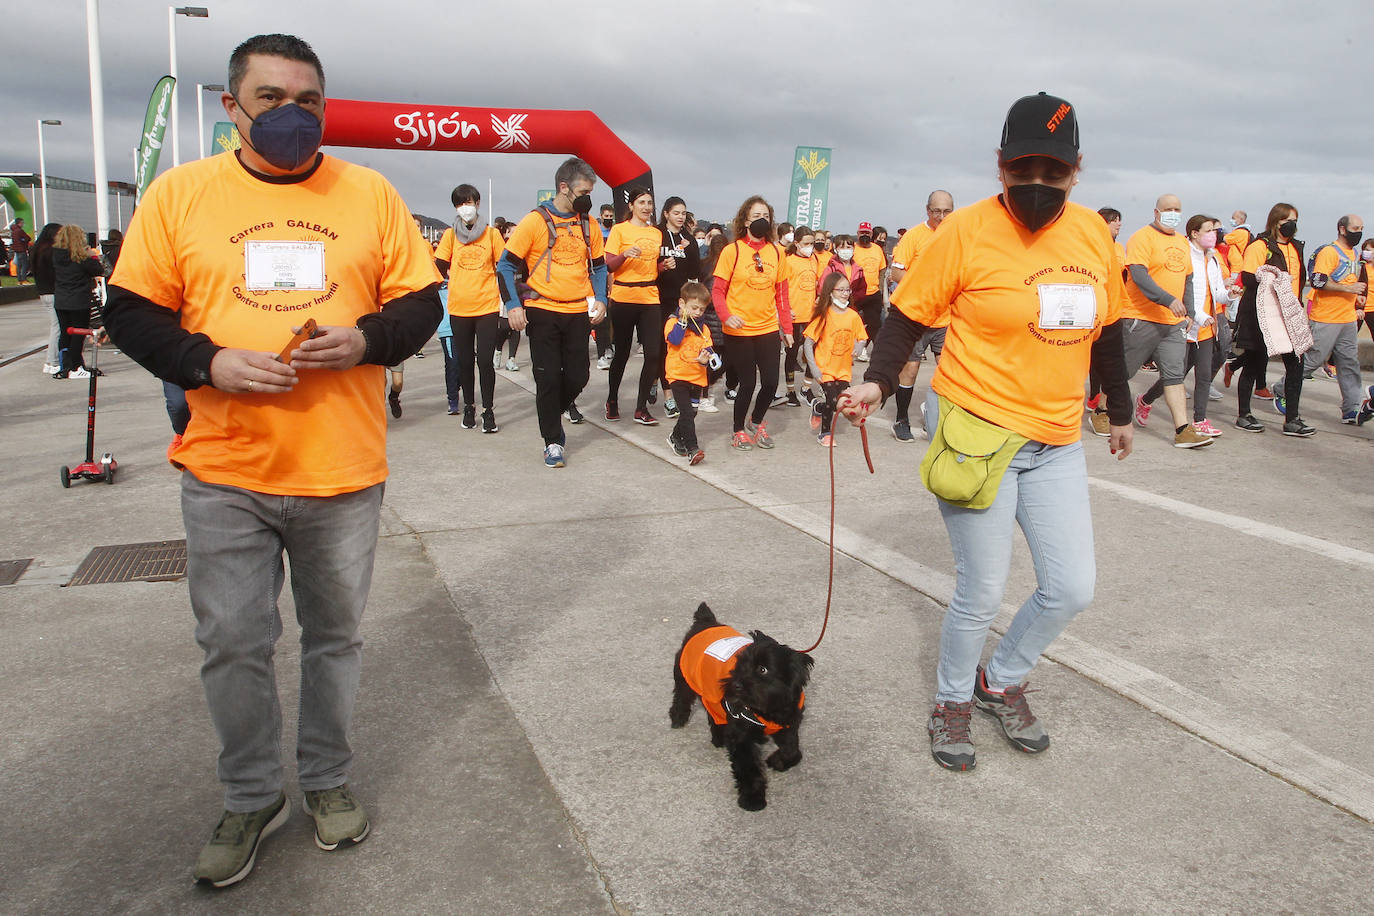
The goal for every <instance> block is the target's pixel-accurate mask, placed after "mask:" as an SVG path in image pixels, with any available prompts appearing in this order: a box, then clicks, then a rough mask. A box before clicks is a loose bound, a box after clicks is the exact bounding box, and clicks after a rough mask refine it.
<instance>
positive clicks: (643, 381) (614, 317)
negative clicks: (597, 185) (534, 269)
mask: <svg viewBox="0 0 1374 916" xmlns="http://www.w3.org/2000/svg"><path fill="white" fill-rule="evenodd" d="M629 198H630V218H629V219H627V220H625V222H623V223H616V224H615V225H614V226H612V227H611V232H610V235H608V236H606V268H607V269H608V270H609V271H610V272H611V275H612V277H613V279H612V281H611V296H610V298H611V306H610V314H611V334H612V335H613V341H612V342H613V345H614V347H615V356H613V357H612V358H611V375H610V378H609V379H608V380H607V389H606V419H607V420H619V419H620V380H621V379H622V378H623V377H624V376H625V366H626V364H627V363H629V361H630V350H631V347H630V344H631V343H632V342H633V341H634V337H635V335H636V334H638V335H639V344H640V346H642V347H643V348H644V365H643V366H642V367H641V368H640V370H639V390H638V392H637V394H636V396H635V413H634V419H635V422H636V423H642V424H644V425H645V426H656V425H657V424H658V419H657V418H656V417H655V416H654V415H653V414H651V413H649V389H651V388H653V386H654V382H656V381H657V380H658V377H659V374H660V372H659V366H660V365H661V364H662V362H663V317H662V315H661V314H660V313H659V307H658V272H659V268H660V266H661V265H662V260H661V259H660V257H659V249H660V248H662V247H663V246H662V245H660V244H659V243H660V241H661V240H662V237H663V234H662V233H661V232H659V230H658V227H657V226H655V225H654V224H653V218H654V195H653V192H652V191H650V190H649V189H648V188H634V189H632V190H631V191H630V193H629Z"/></svg>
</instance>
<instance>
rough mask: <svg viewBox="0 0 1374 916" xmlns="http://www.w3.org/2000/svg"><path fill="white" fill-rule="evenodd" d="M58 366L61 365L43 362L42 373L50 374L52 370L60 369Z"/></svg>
mask: <svg viewBox="0 0 1374 916" xmlns="http://www.w3.org/2000/svg"><path fill="white" fill-rule="evenodd" d="M60 368H61V366H59V365H57V363H44V364H43V374H44V375H52V374H53V373H54V372H56V371H57V370H58V369H60Z"/></svg>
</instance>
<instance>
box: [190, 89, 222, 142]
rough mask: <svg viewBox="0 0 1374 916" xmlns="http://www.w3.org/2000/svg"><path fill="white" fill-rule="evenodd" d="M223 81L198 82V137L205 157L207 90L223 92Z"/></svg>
mask: <svg viewBox="0 0 1374 916" xmlns="http://www.w3.org/2000/svg"><path fill="white" fill-rule="evenodd" d="M223 91H224V86H223V85H222V84H221V83H208V84H207V83H196V139H197V140H199V141H200V158H202V159H204V158H205V95H204V93H206V92H223Z"/></svg>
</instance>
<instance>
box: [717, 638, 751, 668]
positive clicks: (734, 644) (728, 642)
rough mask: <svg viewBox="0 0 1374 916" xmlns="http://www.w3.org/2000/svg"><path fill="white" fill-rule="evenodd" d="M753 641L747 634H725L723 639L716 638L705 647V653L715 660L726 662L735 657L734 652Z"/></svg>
mask: <svg viewBox="0 0 1374 916" xmlns="http://www.w3.org/2000/svg"><path fill="white" fill-rule="evenodd" d="M751 642H753V640H752V639H750V638H749V637H748V636H727V637H725V638H724V639H717V640H716V641H715V642H713V643H711V644H710V645H709V646H707V647H706V654H707V655H709V656H711V657H712V658H714V659H715V660H716V661H720V662H728V661H729V660H730V659H732V658H734V657H735V653H736V652H738V651H739V650H740V649H743V648H744V647H745V646H747V645H749V644H750V643H751Z"/></svg>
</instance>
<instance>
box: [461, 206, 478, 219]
mask: <svg viewBox="0 0 1374 916" xmlns="http://www.w3.org/2000/svg"><path fill="white" fill-rule="evenodd" d="M458 218H459V219H461V220H462V221H463V222H465V223H470V222H472V221H473V220H475V219H476V218H477V208H476V207H475V206H473V205H472V204H463V205H462V206H461V207H459V208H458Z"/></svg>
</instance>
